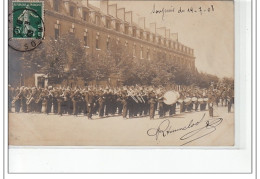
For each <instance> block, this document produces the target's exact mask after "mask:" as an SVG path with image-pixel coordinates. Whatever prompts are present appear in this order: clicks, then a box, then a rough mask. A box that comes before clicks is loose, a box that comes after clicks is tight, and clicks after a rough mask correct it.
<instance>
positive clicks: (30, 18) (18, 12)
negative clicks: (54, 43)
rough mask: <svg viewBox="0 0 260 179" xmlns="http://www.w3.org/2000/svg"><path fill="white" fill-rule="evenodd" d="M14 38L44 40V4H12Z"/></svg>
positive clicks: (36, 2) (19, 2)
mask: <svg viewBox="0 0 260 179" xmlns="http://www.w3.org/2000/svg"><path fill="white" fill-rule="evenodd" d="M12 8H13V12H12V20H13V21H12V23H13V24H12V25H13V33H12V34H13V38H16V39H20V38H23V39H24V38H25V39H27V38H30V39H41V38H43V29H44V27H43V2H42V1H22V2H21V1H14V2H12Z"/></svg>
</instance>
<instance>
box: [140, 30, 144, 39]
mask: <svg viewBox="0 0 260 179" xmlns="http://www.w3.org/2000/svg"><path fill="white" fill-rule="evenodd" d="M140 39H143V32H142V31H141V32H140Z"/></svg>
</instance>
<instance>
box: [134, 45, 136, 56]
mask: <svg viewBox="0 0 260 179" xmlns="http://www.w3.org/2000/svg"><path fill="white" fill-rule="evenodd" d="M135 56H136V45H135V44H134V45H133V57H135Z"/></svg>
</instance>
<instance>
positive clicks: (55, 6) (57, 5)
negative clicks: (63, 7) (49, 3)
mask: <svg viewBox="0 0 260 179" xmlns="http://www.w3.org/2000/svg"><path fill="white" fill-rule="evenodd" d="M53 6H54V11H56V12H58V11H59V1H57V0H55V1H53Z"/></svg>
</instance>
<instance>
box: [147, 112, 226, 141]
mask: <svg viewBox="0 0 260 179" xmlns="http://www.w3.org/2000/svg"><path fill="white" fill-rule="evenodd" d="M204 118H205V114H204V115H203V116H202V118H201V119H200V120H199V121H197V122H194V120H191V121H190V122H189V123H188V125H186V126H184V127H181V128H176V129H173V128H172V125H171V122H170V120H169V119H165V120H164V121H162V122H161V123H160V124H159V126H158V127H157V128H151V129H149V130H147V135H148V136H154V137H155V139H156V140H158V139H159V137H160V136H161V137H167V136H168V135H169V134H173V133H176V132H179V131H187V130H188V129H192V128H195V127H196V126H200V127H199V128H197V129H195V130H191V131H189V132H188V133H186V134H184V135H183V136H181V137H180V140H182V141H184V143H183V144H182V145H186V144H188V143H191V142H193V141H195V140H198V139H200V138H202V137H205V136H207V135H209V134H211V133H213V132H214V131H216V130H217V126H218V125H220V124H221V123H222V121H223V119H222V118H213V119H209V120H206V121H205V119H204Z"/></svg>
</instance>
